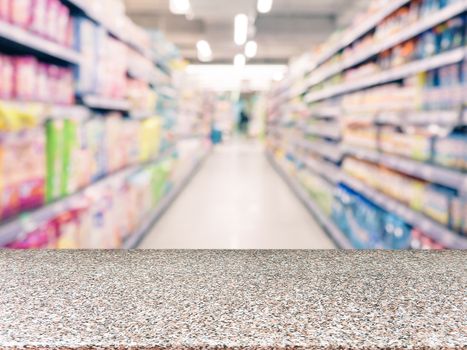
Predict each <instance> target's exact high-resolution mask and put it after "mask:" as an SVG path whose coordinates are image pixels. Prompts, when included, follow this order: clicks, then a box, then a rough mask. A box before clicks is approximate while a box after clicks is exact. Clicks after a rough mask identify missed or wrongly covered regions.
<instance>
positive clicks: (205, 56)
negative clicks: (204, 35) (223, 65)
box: [196, 40, 212, 62]
mask: <svg viewBox="0 0 467 350" xmlns="http://www.w3.org/2000/svg"><path fill="white" fill-rule="evenodd" d="M196 49H197V50H198V59H199V60H200V61H201V62H209V61H211V60H212V50H211V46H210V45H209V43H208V42H207V41H206V40H200V41H198V42H197V43H196Z"/></svg>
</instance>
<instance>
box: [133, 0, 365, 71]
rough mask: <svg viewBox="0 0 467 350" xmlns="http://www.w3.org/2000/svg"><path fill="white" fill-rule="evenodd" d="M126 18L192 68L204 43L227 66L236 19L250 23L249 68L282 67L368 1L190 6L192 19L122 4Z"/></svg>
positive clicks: (208, 0)
mask: <svg viewBox="0 0 467 350" xmlns="http://www.w3.org/2000/svg"><path fill="white" fill-rule="evenodd" d="M125 3H126V7H127V12H128V14H129V15H130V17H131V18H132V19H133V20H134V21H135V22H136V23H137V24H139V25H141V26H143V27H145V28H147V29H159V30H161V31H162V32H164V33H165V34H166V36H167V38H168V39H169V40H170V41H172V42H173V43H175V44H176V45H177V46H178V47H179V48H180V50H181V52H182V55H183V56H184V57H185V58H187V59H189V60H190V61H192V62H197V53H196V42H197V41H198V40H201V39H204V40H207V41H208V42H209V43H210V45H211V48H212V51H213V60H214V62H215V63H231V62H232V59H233V57H234V55H235V54H237V53H240V52H242V51H243V49H242V48H241V47H238V46H236V45H235V44H234V42H233V21H234V17H235V15H236V14H238V13H245V14H247V15H249V16H251V18H252V19H255V18H256V19H255V27H256V33H255V35H254V38H255V40H256V41H257V42H258V54H257V56H256V57H255V58H254V59H253V60H252V62H251V63H286V62H287V61H288V60H289V59H290V58H291V57H293V56H296V55H299V54H301V53H303V52H305V51H307V50H309V49H310V48H312V47H313V46H314V45H316V44H319V43H321V42H323V41H324V40H325V39H326V38H327V37H328V36H329V35H331V34H332V32H334V31H335V30H336V29H338V28H341V27H344V26H346V25H348V24H349V23H350V22H351V21H352V19H353V17H354V15H355V14H356V12H358V11H361V10H362V9H363V8H364V7H365V6H366V5H367V3H368V0H274V5H273V8H272V11H271V12H270V13H268V14H261V15H257V14H256V0H191V7H192V12H193V18H192V19H191V20H187V19H186V18H185V16H180V15H173V14H171V13H170V11H169V0H125Z"/></svg>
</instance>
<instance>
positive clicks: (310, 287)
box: [0, 250, 467, 350]
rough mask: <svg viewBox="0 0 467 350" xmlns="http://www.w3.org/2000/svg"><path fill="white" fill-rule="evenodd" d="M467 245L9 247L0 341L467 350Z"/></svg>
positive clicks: (39, 345)
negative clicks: (464, 248) (414, 248)
mask: <svg viewBox="0 0 467 350" xmlns="http://www.w3.org/2000/svg"><path fill="white" fill-rule="evenodd" d="M466 267H467V253H466V252H463V251H441V252H427V251H400V252H395V251H394V252H389V251H295V250H292V251H282V250H280V251H207V250H206V251H203V250H201V251H189V250H186V251H158V250H152V251H151V250H147V251H146V250H139V251H137V250H133V251H6V250H4V251H0V349H25V348H28V349H83V350H84V349H86V350H88V349H238V350H240V349H263V350H267V349H292V348H294V349H400V348H407V349H455V348H457V349H467V282H466V281H467V274H466Z"/></svg>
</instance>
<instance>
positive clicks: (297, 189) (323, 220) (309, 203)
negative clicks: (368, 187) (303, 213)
mask: <svg viewBox="0 0 467 350" xmlns="http://www.w3.org/2000/svg"><path fill="white" fill-rule="evenodd" d="M266 156H267V158H268V160H269V162H270V163H271V165H272V166H273V168H274V169H275V170H276V171H277V172H278V173H279V175H280V176H281V177H282V178H283V179H284V181H285V182H286V183H287V184H288V185H289V187H290V188H291V189H292V190H293V192H294V193H295V194H296V195H297V197H298V198H299V199H300V200H301V201H302V202H303V204H304V205H305V206H306V208H307V209H308V210H309V211H310V212H311V213H312V214H313V216H314V217H315V218H316V219H317V220H318V222H319V223H320V225H321V226H322V227H323V228H324V229H325V231H326V232H327V233H328V234H329V235H330V236H331V237H332V239H333V240H334V241H335V242H336V243H337V244H338V245H339V248H342V249H353V246H352V244H351V243H350V242H349V241H348V239H347V237H345V235H344V234H343V233H342V232H341V231H340V230H339V228H338V227H337V225H336V224H334V223H333V222H332V220H331V218H329V217H327V216H326V214H324V213H323V211H322V210H321V209H320V208H319V207H318V205H317V204H316V203H315V202H314V201H313V200H312V199H311V198H310V196H309V195H308V194H307V193H306V192H305V191H304V190H303V188H302V187H301V185H300V184H299V183H298V182H297V181H296V180H295V179H293V178H292V177H291V176H290V175H289V174H288V173H287V172H286V171H285V170H284V169H283V168H282V167H281V166H280V164H278V163H277V162H276V160H275V159H274V156H273V155H272V154H271V153H270V152H266Z"/></svg>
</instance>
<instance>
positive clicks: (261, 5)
mask: <svg viewBox="0 0 467 350" xmlns="http://www.w3.org/2000/svg"><path fill="white" fill-rule="evenodd" d="M272 1H273V0H258V12H259V13H268V12H270V11H271V9H272Z"/></svg>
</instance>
